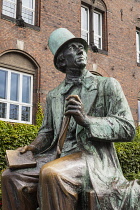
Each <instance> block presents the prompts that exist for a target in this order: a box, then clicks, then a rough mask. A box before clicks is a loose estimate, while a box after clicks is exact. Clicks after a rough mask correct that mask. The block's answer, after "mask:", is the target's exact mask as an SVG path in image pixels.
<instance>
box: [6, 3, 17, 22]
mask: <svg viewBox="0 0 140 210" xmlns="http://www.w3.org/2000/svg"><path fill="white" fill-rule="evenodd" d="M4 1H5V2H9V3H10V4H13V5H14V6H15V12H14V17H13V16H10V15H7V16H9V17H12V18H16V11H17V0H14V2H13V1H11V0H3V2H4ZM3 2H2V14H4V12H3ZM4 15H6V14H4Z"/></svg>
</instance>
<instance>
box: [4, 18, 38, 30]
mask: <svg viewBox="0 0 140 210" xmlns="http://www.w3.org/2000/svg"><path fill="white" fill-rule="evenodd" d="M1 18H2V19H4V20H7V21H10V22H13V23H15V24H16V19H15V18H12V17H9V16H7V15H3V14H2V15H1ZM17 26H18V25H17ZM19 27H21V26H19ZM26 27H27V28H31V29H34V30H36V31H40V27H39V26H35V25H31V24H29V23H26V22H25V26H24V27H23V28H26Z"/></svg>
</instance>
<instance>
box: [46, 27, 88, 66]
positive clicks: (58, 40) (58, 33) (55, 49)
mask: <svg viewBox="0 0 140 210" xmlns="http://www.w3.org/2000/svg"><path fill="white" fill-rule="evenodd" d="M70 42H79V43H81V44H83V46H84V48H85V50H86V52H87V50H88V44H87V42H86V41H85V40H84V39H82V38H76V37H75V36H74V35H73V34H72V33H71V32H70V31H69V30H67V29H66V28H59V29H56V30H55V31H53V32H52V33H51V35H50V37H49V41H48V46H49V48H50V50H51V52H52V54H53V55H54V65H55V66H56V59H57V55H58V53H59V52H60V51H61V50H62V49H63V48H64V46H65V45H66V44H68V43H70ZM56 68H57V66H56Z"/></svg>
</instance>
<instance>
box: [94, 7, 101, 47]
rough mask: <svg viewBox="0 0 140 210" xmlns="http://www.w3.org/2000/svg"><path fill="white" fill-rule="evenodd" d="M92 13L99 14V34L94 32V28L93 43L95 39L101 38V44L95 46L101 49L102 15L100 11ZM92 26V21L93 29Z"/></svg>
mask: <svg viewBox="0 0 140 210" xmlns="http://www.w3.org/2000/svg"><path fill="white" fill-rule="evenodd" d="M93 13H94V14H98V15H99V19H100V23H98V26H99V28H100V32H101V34H95V30H94V44H95V43H96V41H95V40H96V39H98V40H101V46H99V45H98V46H96V47H97V48H98V49H102V43H103V36H102V25H103V23H102V18H103V17H102V13H100V12H97V11H94V12H93ZM94 14H93V18H94ZM94 26H95V24H94V23H93V29H94ZM95 45H96V44H95Z"/></svg>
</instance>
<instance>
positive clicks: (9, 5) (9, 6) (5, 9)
mask: <svg viewBox="0 0 140 210" xmlns="http://www.w3.org/2000/svg"><path fill="white" fill-rule="evenodd" d="M2 13H3V14H4V15H7V16H9V17H12V18H15V16H16V3H15V0H11V1H8V0H3V6H2Z"/></svg>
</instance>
